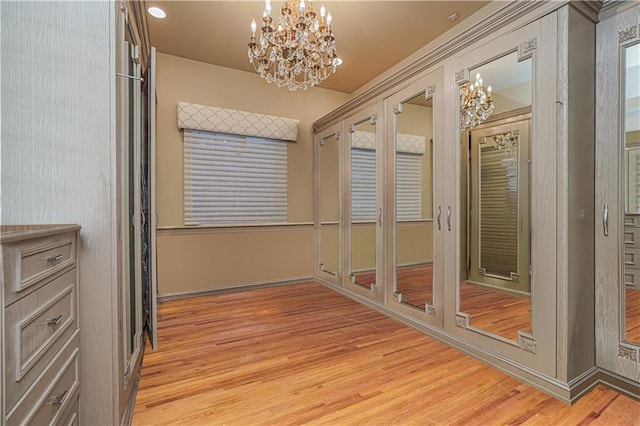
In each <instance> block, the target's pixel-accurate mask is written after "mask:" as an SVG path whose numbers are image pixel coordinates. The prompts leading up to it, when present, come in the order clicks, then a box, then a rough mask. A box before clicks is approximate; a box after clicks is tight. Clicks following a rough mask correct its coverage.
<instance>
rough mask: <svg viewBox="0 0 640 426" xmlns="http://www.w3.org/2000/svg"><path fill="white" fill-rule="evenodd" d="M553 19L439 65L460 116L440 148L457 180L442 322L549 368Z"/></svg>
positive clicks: (552, 329) (451, 200) (449, 198)
mask: <svg viewBox="0 0 640 426" xmlns="http://www.w3.org/2000/svg"><path fill="white" fill-rule="evenodd" d="M556 25H557V23H556V22H555V21H554V20H553V19H551V18H543V19H541V20H539V21H536V22H535V23H532V24H529V25H527V26H526V27H523V28H521V29H520V30H518V31H514V32H513V33H511V34H510V35H509V36H508V37H503V38H499V39H496V40H494V41H493V42H491V43H488V44H486V45H484V46H482V47H481V48H478V49H475V50H473V51H472V52H469V53H468V54H466V55H463V56H461V57H460V58H459V59H457V60H455V61H452V63H451V64H449V65H448V66H447V67H446V68H445V84H446V83H447V80H448V81H449V82H451V83H453V84H454V85H455V86H454V87H456V88H457V91H456V93H457V96H456V97H455V99H447V101H448V103H447V105H448V106H447V111H448V112H449V113H450V114H449V116H451V117H457V118H458V119H457V126H455V127H454V126H448V127H447V129H449V131H453V130H455V133H453V134H450V139H449V138H447V140H451V141H454V140H457V141H458V143H457V144H451V145H450V146H447V147H446V148H445V149H446V152H445V163H446V164H449V163H450V164H451V165H452V167H451V168H450V170H449V169H448V170H446V171H445V174H447V177H448V179H447V181H453V182H457V190H456V191H453V190H452V191H446V193H445V195H444V197H445V203H444V204H446V205H447V209H448V208H449V207H448V206H452V209H453V210H454V211H453V214H452V216H453V218H454V219H452V220H451V222H452V223H453V227H454V229H453V232H452V235H451V237H449V236H447V237H445V238H446V241H445V263H446V265H445V267H446V269H445V282H446V283H447V284H448V285H447V286H446V288H445V293H447V294H446V295H445V305H446V306H445V319H444V323H445V328H446V329H447V330H448V331H450V332H451V333H453V334H456V335H458V336H460V337H461V338H463V339H465V340H467V341H469V342H471V343H474V344H477V345H479V346H481V347H484V348H485V349H486V350H488V351H491V352H494V353H500V354H502V355H504V356H506V357H508V358H510V359H512V360H515V361H517V362H519V363H521V364H524V365H527V366H530V367H533V368H535V369H536V370H538V371H541V372H545V373H547V374H555V344H556V342H555V336H556V311H555V306H554V304H550V303H548V301H551V300H555V297H556V295H555V286H554V283H555V280H556V277H555V269H554V268H555V262H556V259H555V254H554V249H555V244H553V243H552V242H553V241H555V240H554V238H555V232H556V228H555V222H554V221H553V218H554V217H555V212H556V206H555V199H554V197H553V195H552V194H554V192H555V185H556V183H555V180H554V176H555V170H554V167H553V165H554V164H555V161H556V159H555V155H556V154H555V138H556V135H555V132H554V131H553V129H555V116H554V115H553V114H548V112H547V111H546V110H547V108H546V102H549V100H550V99H551V97H552V96H555V94H554V91H553V88H552V86H551V85H548V84H546V85H545V84H543V83H542V82H544V81H555V78H556V74H555V73H556V70H555V68H554V65H553V64H555V62H553V61H554V60H555V59H554V58H555V55H556V54H557V53H556V47H555V44H554V39H553V38H552V37H550V36H549V34H554V33H555V28H556ZM547 61H548V62H547ZM554 99H555V98H554ZM551 102H552V101H551ZM452 189H453V188H452ZM533 206H535V210H534V209H533V208H532V207H533ZM455 253H457V255H455ZM545 301H546V302H545Z"/></svg>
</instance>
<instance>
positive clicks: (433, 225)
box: [386, 69, 446, 325]
mask: <svg viewBox="0 0 640 426" xmlns="http://www.w3.org/2000/svg"><path fill="white" fill-rule="evenodd" d="M442 91H443V87H442V70H441V69H439V70H437V71H434V72H432V73H431V74H429V75H428V76H427V77H426V78H422V79H420V80H419V81H418V82H416V83H414V84H412V85H410V86H409V87H407V88H405V89H403V90H402V91H400V92H398V93H396V94H395V95H393V96H391V97H389V98H388V99H387V100H386V105H387V108H386V111H387V118H388V120H387V132H386V134H387V145H386V147H387V148H388V149H387V152H386V155H387V163H386V164H387V166H386V167H387V173H386V177H387V189H388V190H389V199H388V210H387V211H388V215H389V221H388V224H387V227H386V230H387V232H388V233H389V238H388V239H387V253H388V254H389V255H388V259H387V265H388V268H387V270H388V271H389V272H390V273H388V274H387V280H386V282H388V283H390V284H391V285H389V286H388V288H387V291H388V294H387V304H388V305H389V306H390V307H391V308H392V309H394V310H396V311H400V312H403V313H405V314H407V315H411V316H413V317H416V318H418V319H420V320H422V321H426V322H430V323H435V324H438V325H441V324H442V297H443V296H442V285H443V280H442V278H443V269H442V268H443V246H442V236H443V233H444V232H445V229H446V218H445V215H446V212H445V211H444V209H445V208H444V207H443V203H442V202H441V199H442V188H443V180H442V172H443V169H442V164H443V161H442V153H443V144H442V142H443V138H442V127H441V126H440V125H438V124H436V123H438V120H437V118H436V116H437V110H438V108H442V106H441V96H442ZM436 104H437V105H436Z"/></svg>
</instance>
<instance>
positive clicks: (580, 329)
mask: <svg viewBox="0 0 640 426" xmlns="http://www.w3.org/2000/svg"><path fill="white" fill-rule="evenodd" d="M512 6H513V9H509V10H507V8H505V9H502V10H500V11H499V12H497V13H496V15H495V16H493V17H492V18H486V19H485V20H484V21H483V22H482V23H481V24H478V25H475V24H473V25H471V27H470V28H469V29H467V30H466V31H463V33H461V34H460V35H458V36H456V37H454V38H453V39H451V40H441V41H440V43H441V44H439V45H435V44H434V45H433V46H431V45H430V46H431V50H430V51H426V49H425V52H422V55H423V56H420V57H413V62H409V61H407V62H406V63H404V62H403V64H404V66H403V67H400V66H398V67H396V68H394V70H392V71H390V72H389V73H388V74H385V76H384V77H382V78H380V79H377V80H376V82H375V83H374V84H372V85H371V86H370V87H367V88H366V89H364V90H363V91H361V92H360V93H359V94H357V95H356V96H355V97H354V98H353V99H352V100H351V101H349V102H348V103H347V104H345V105H343V106H342V107H340V108H338V109H337V110H335V111H334V112H332V113H330V114H328V115H327V116H325V117H323V118H321V119H320V120H318V121H317V122H316V123H314V130H316V131H320V132H322V131H324V130H325V129H327V127H329V126H334V125H335V126H339V125H340V124H342V125H343V126H344V128H345V130H348V129H349V128H350V126H351V124H352V123H354V122H356V121H357V120H354V118H360V115H363V114H366V112H370V111H374V110H375V109H376V108H381V105H383V107H384V111H385V114H386V116H390V115H391V114H392V111H390V110H391V109H392V108H393V105H394V104H395V103H397V102H398V100H399V99H401V98H402V96H403V94H404V92H402V91H403V90H409V89H407V88H409V87H414V85H417V84H418V85H419V84H421V83H420V82H421V81H422V80H423V79H425V78H428V75H429V74H430V73H433V72H434V71H435V70H436V69H437V68H442V70H443V80H444V84H443V85H442V86H443V87H442V91H441V92H442V95H441V96H442V99H443V102H441V103H440V105H439V106H438V107H436V114H437V118H436V120H435V126H436V133H437V132H442V134H443V141H444V143H443V144H444V146H445V148H443V150H442V153H441V157H440V161H439V163H438V164H437V165H436V166H437V167H438V166H439V167H440V169H439V170H440V173H441V175H442V179H443V187H442V188H440V190H439V191H440V192H438V189H437V188H435V189H434V191H435V192H434V207H435V206H438V205H441V207H442V226H443V229H446V231H444V232H443V234H444V235H443V236H442V244H441V245H440V246H437V247H439V248H437V249H436V253H435V256H436V258H438V256H440V259H442V260H441V262H443V263H444V268H443V269H444V271H443V277H442V278H437V277H434V279H435V280H436V281H437V280H438V279H441V280H442V282H443V284H442V291H441V292H440V294H437V293H438V291H437V288H438V287H437V285H436V298H435V300H434V303H435V305H436V312H437V310H438V306H440V307H441V311H442V315H443V323H442V325H441V326H440V325H438V323H437V321H436V322H430V321H428V320H427V319H425V318H423V317H418V316H415V315H411V313H409V312H405V311H404V310H403V309H401V308H400V307H399V306H398V305H399V304H398V303H397V302H394V301H393V291H391V290H390V289H388V288H387V289H386V290H385V289H383V288H380V290H382V291H384V292H386V298H385V299H383V300H379V299H375V298H371V295H370V293H369V292H367V291H364V288H363V287H360V286H353V285H351V284H350V283H349V282H348V280H344V281H343V282H342V285H335V284H332V283H331V280H327V279H326V277H324V276H321V275H319V274H318V273H317V270H316V274H315V278H316V279H318V280H320V281H323V282H325V283H326V284H328V285H330V286H332V287H333V288H335V289H336V290H338V291H340V292H343V293H345V294H347V295H349V296H350V297H353V298H355V299H357V300H359V301H361V302H362V303H365V304H367V305H369V306H372V307H374V308H375V309H378V310H380V311H382V312H385V313H387V314H389V315H392V316H394V317H395V318H397V319H399V320H401V321H403V322H405V323H407V324H409V325H411V326H413V327H416V328H418V329H420V330H422V331H424V332H426V333H427V334H430V335H432V336H434V337H437V338H439V339H441V340H443V341H445V342H448V343H449V344H451V345H453V346H456V347H458V348H460V349H462V350H464V351H465V352H467V353H469V354H471V355H473V356H475V357H478V358H480V359H482V360H484V361H485V362H488V363H491V364H492V365H494V366H496V367H497V368H499V369H501V370H503V371H505V372H507V373H509V374H512V375H514V376H516V377H519V378H521V379H523V380H525V381H527V382H528V383H530V384H532V385H534V386H537V387H538V388H540V389H542V390H544V391H546V392H548V393H550V394H552V395H554V396H556V397H558V398H561V399H563V400H565V401H573V400H575V399H577V398H579V396H580V395H581V394H582V393H584V392H585V391H586V390H588V389H589V388H590V387H591V386H593V385H594V383H596V381H598V380H607V377H609V378H610V376H606V375H604V374H601V373H600V372H599V370H598V369H597V368H596V365H595V357H594V348H595V344H594V321H595V318H594V308H593V305H594V290H593V285H592V283H593V282H594V271H593V269H592V268H589V267H585V265H590V264H593V262H594V244H595V243H594V236H593V232H592V231H591V229H592V226H593V222H594V215H595V212H594V206H593V200H594V179H595V176H594V154H593V153H594V126H593V125H590V123H593V121H594V119H593V118H594V116H595V111H594V106H593V105H594V97H595V96H594V86H595V63H596V61H595V41H596V38H595V22H596V17H597V12H598V7H595V8H594V5H593V4H591V3H581V2H572V3H571V4H569V3H568V2H556V3H553V4H551V3H546V4H544V5H542V4H541V3H538V4H537V5H535V6H534V5H533V4H529V5H528V6H525V5H524V4H520V5H519V6H516V5H515V4H513V5H512ZM472 29H473V30H472ZM472 34H473V35H472ZM513 51H519V52H520V56H523V55H524V56H525V57H526V56H528V55H532V57H533V61H532V62H533V65H532V66H533V70H532V71H533V72H532V75H533V102H532V103H533V106H532V135H531V158H532V163H531V182H532V183H531V232H532V234H531V239H532V240H531V259H532V260H531V262H532V268H533V271H532V280H533V290H532V295H531V299H532V306H533V307H532V318H531V321H532V333H531V335H527V333H521V335H520V337H519V339H518V341H517V342H513V341H509V340H507V339H504V338H501V337H499V336H495V335H492V334H490V333H488V332H484V331H482V330H479V329H474V328H473V327H470V326H469V325H468V323H466V322H465V321H461V319H464V315H456V314H457V313H458V304H457V303H458V302H457V301H458V289H457V287H458V285H457V283H458V282H459V280H460V275H459V274H460V272H459V268H460V256H461V255H462V252H463V249H462V248H461V247H460V244H461V238H460V236H461V234H460V233H461V232H462V230H461V229H459V228H460V226H459V224H460V219H461V215H463V214H464V213H463V212H462V211H461V207H462V206H461V201H460V200H461V198H460V197H461V187H460V182H459V179H460V167H461V166H460V146H459V145H460V142H459V140H460V139H459V131H458V126H457V119H456V117H458V105H457V104H458V101H457V98H458V95H457V93H458V92H457V89H458V84H457V83H458V82H457V80H459V78H458V77H459V76H458V77H457V76H456V74H457V73H458V72H459V71H463V73H464V72H465V71H466V74H467V75H468V70H469V69H473V68H474V67H477V66H481V65H484V64H487V63H489V62H491V61H492V60H494V59H496V58H497V57H499V56H501V55H503V54H507V53H510V52H513ZM436 93H438V90H437V89H436ZM443 104H444V105H443ZM589 117H592V118H591V119H589ZM385 124H386V125H388V126H389V125H390V124H388V123H385ZM384 135H385V139H384V140H383V141H382V146H383V149H385V147H386V148H387V149H389V148H388V146H391V145H390V144H391V142H390V141H392V138H393V132H392V130H391V129H389V128H387V129H386V131H385V132H384ZM436 137H437V135H436ZM348 154H349V153H348V150H347V149H343V157H344V160H345V163H346V164H345V165H344V171H343V178H344V180H343V182H344V184H343V190H344V192H345V193H346V192H348V184H347V182H348V181H347V180H346V179H348V178H349V164H348V160H347V158H348ZM392 157H393V156H392V155H387V156H386V157H385V161H386V164H387V165H386V169H385V173H384V174H383V181H382V185H383V188H382V189H383V194H382V196H383V197H384V198H383V199H382V203H383V211H382V217H383V218H385V219H386V220H383V226H382V229H383V233H382V234H383V236H382V240H383V241H384V249H383V250H382V251H377V254H378V258H380V257H382V258H383V259H385V260H384V262H385V263H384V267H383V271H385V272H384V273H385V275H384V281H385V285H387V286H389V283H390V282H392V281H390V280H392V279H393V269H394V264H393V257H394V256H393V253H394V250H395V248H394V238H393V234H392V231H393V229H392V228H390V227H391V222H393V220H389V219H392V215H393V211H394V210H395V206H394V197H393V196H392V195H393V194H392V191H393V176H392V173H393V167H392V163H393V158H392ZM435 173H436V175H437V174H438V172H437V171H436V172H435ZM348 202H349V194H348V193H346V194H343V207H342V212H343V214H344V215H345V217H344V220H345V224H347V225H345V226H348V224H349V222H350V220H349V218H347V217H346V215H348V213H349V209H348V204H347V203H348ZM448 211H450V212H451V220H450V222H451V230H449V228H448V221H447V216H448V215H447V212H448ZM316 212H317V208H316ZM316 217H317V216H316ZM345 229H346V228H345ZM342 241H343V242H344V249H343V262H344V270H345V271H346V274H347V275H348V273H349V271H350V269H349V255H348V253H349V250H350V249H351V247H350V240H349V236H348V235H345V237H344V238H343V239H342ZM378 272H379V271H378ZM378 279H380V278H378ZM461 314H462V313H461ZM610 380H613V379H612V378H610ZM609 383H613V382H612V381H610V382H609Z"/></svg>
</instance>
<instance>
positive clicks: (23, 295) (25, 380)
mask: <svg viewBox="0 0 640 426" xmlns="http://www.w3.org/2000/svg"><path fill="white" fill-rule="evenodd" d="M0 229H1V231H2V236H1V237H0V239H1V241H2V251H3V252H4V253H6V254H7V256H3V259H2V270H3V271H4V272H9V276H10V277H14V278H15V277H16V276H17V277H18V278H19V277H20V276H27V277H29V279H30V280H29V282H31V285H30V286H29V287H28V288H27V289H23V288H22V287H21V286H19V285H15V286H11V284H21V283H23V282H24V281H23V280H22V279H16V280H5V279H4V276H3V286H4V287H5V291H4V292H3V294H6V296H7V297H6V300H7V301H8V303H7V305H6V306H3V307H2V308H3V318H4V322H3V324H2V326H3V328H2V335H1V338H0V340H2V346H3V347H4V348H7V349H8V351H7V352H6V353H4V362H3V365H2V371H1V372H0V376H1V379H2V383H3V386H4V392H3V395H2V406H3V407H4V410H3V411H2V412H0V423H1V424H4V422H5V420H6V422H7V423H8V424H18V423H19V424H23V423H29V422H34V423H35V424H45V423H46V424H49V423H56V422H57V421H58V419H59V418H60V416H61V412H62V411H63V410H64V409H66V408H67V406H68V405H69V401H71V400H72V399H73V398H76V397H77V395H78V394H79V391H80V329H79V326H80V323H79V318H78V289H79V287H80V286H79V284H78V277H79V273H78V267H77V263H76V259H77V251H76V247H77V240H78V231H79V229H80V227H79V226H77V225H62V226H56V225H51V226H49V227H42V226H37V227H34V228H32V229H29V227H24V226H7V225H4V226H2V227H1V228H0ZM52 246H54V247H56V251H54V253H58V252H57V249H59V248H61V247H62V248H71V249H72V251H62V253H64V254H65V255H66V256H65V255H61V257H60V261H61V262H60V264H62V263H64V265H65V266H64V268H62V269H56V268H55V265H52V264H54V263H55V262H50V261H46V262H45V263H41V262H39V260H40V257H42V256H44V258H45V259H48V258H50V257H51V256H52V252H51V247H52ZM55 256H58V255H57V254H56V255H55ZM25 257H26V258H27V259H30V260H31V262H29V263H28V267H27V268H25V267H24V263H25V262H24V259H25ZM25 271H26V272H27V273H26V274H22V275H21V274H20V272H25ZM9 301H10V302H9ZM72 363H73V364H74V365H75V367H74V368H73V369H70V368H68V367H69V365H71V364H72ZM45 394H47V395H48V396H43V395H45ZM55 395H62V397H61V399H60V401H59V402H56V403H52V404H51V403H48V402H50V401H47V398H49V397H52V396H55Z"/></svg>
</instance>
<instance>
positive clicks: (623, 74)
mask: <svg viewBox="0 0 640 426" xmlns="http://www.w3.org/2000/svg"><path fill="white" fill-rule="evenodd" d="M639 30H640V6H638V4H637V3H634V2H621V3H619V4H616V5H613V7H611V8H609V9H607V10H606V11H604V12H603V15H602V20H601V22H600V23H599V24H598V49H597V58H598V59H597V63H598V74H597V85H596V88H597V96H596V100H597V111H598V115H597V116H596V129H597V132H596V176H597V180H596V198H595V200H596V201H595V204H596V206H595V207H596V212H597V216H596V221H595V235H596V248H595V252H596V262H595V270H596V282H595V288H596V319H597V321H596V360H597V361H596V362H597V365H598V367H600V368H601V369H603V370H604V371H605V372H606V374H607V375H608V376H610V377H611V378H613V379H614V380H615V382H614V384H615V386H617V387H618V388H620V389H626V390H629V391H630V392H635V393H636V394H638V393H640V282H639V281H638V280H639V279H640V269H639V262H640V259H639V258H638V256H639V255H640V198H639V196H638V188H639V187H640V160H639V159H638V158H637V151H638V147H639V146H640V109H639V106H640V90H639V85H638V81H640V60H639V58H640V36H639V33H640V31H639Z"/></svg>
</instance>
